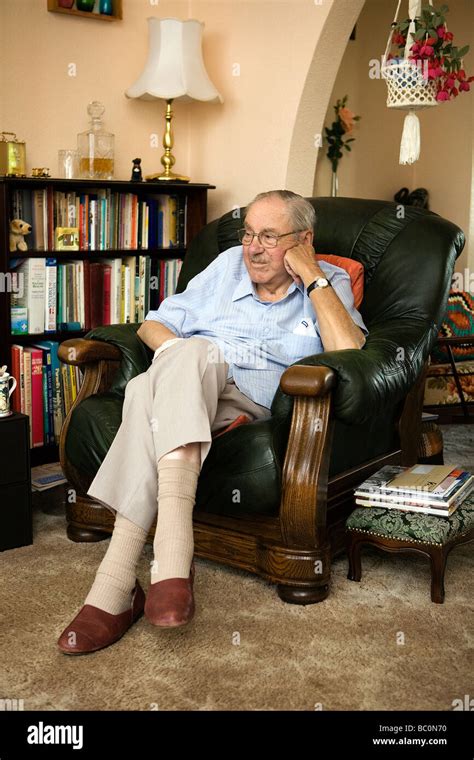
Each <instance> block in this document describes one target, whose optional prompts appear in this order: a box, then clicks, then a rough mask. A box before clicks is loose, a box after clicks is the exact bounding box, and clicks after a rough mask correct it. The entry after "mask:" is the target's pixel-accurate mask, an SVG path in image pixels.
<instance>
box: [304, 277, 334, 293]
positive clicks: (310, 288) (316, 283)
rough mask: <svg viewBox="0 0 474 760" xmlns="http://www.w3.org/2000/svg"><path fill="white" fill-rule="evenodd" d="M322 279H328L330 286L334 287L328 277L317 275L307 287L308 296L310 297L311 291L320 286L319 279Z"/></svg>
mask: <svg viewBox="0 0 474 760" xmlns="http://www.w3.org/2000/svg"><path fill="white" fill-rule="evenodd" d="M321 279H324V280H327V283H328V287H331V288H332V285H331V280H329V279H328V278H327V277H324V278H323V277H316V279H315V280H313V282H310V284H309V285H308V287H307V288H306V295H307V296H308V297H309V294H310V293H311V291H312V290H314V289H315V288H317V287H318V280H321Z"/></svg>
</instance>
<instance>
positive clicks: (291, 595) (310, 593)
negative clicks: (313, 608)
mask: <svg viewBox="0 0 474 760" xmlns="http://www.w3.org/2000/svg"><path fill="white" fill-rule="evenodd" d="M277 591H278V596H279V597H280V599H281V600H282V601H283V602H287V603H288V604H316V602H322V601H323V599H326V597H327V595H328V594H329V583H327V584H326V585H324V586H313V587H305V586H285V585H284V584H283V583H279V584H278V585H277Z"/></svg>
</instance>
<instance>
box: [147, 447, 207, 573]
mask: <svg viewBox="0 0 474 760" xmlns="http://www.w3.org/2000/svg"><path fill="white" fill-rule="evenodd" d="M200 470H201V465H200V464H198V463H197V462H196V463H194V462H188V461H185V460H183V459H164V458H162V459H160V461H159V462H158V519H157V522H156V533H155V538H154V541H153V552H154V557H155V559H154V561H153V563H152V570H151V582H152V583H158V581H163V580H166V579H167V578H189V571H190V568H191V562H192V559H193V553H194V536H193V508H194V504H195V501H196V489H197V484H198V477H199V473H200Z"/></svg>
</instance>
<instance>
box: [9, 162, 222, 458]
mask: <svg viewBox="0 0 474 760" xmlns="http://www.w3.org/2000/svg"><path fill="white" fill-rule="evenodd" d="M214 188H215V186H214V185H209V184H205V183H178V182H166V183H164V182H127V181H121V180H81V179H72V180H66V179H56V178H43V177H41V178H39V177H38V178H33V177H26V178H19V177H18V178H17V177H0V275H1V280H0V366H1V365H3V364H7V365H8V367H9V371H10V373H12V374H13V367H12V351H11V347H12V346H13V345H14V344H16V345H19V346H24V347H27V346H28V347H29V346H31V345H32V344H34V343H37V342H38V341H55V342H58V343H61V342H62V341H63V340H67V339H68V338H71V337H83V336H84V335H86V333H87V332H88V331H89V329H90V327H88V326H87V322H84V324H83V325H82V324H81V327H83V328H84V329H80V330H78V329H75V330H67V329H63V328H64V324H65V323H64V322H58V323H57V325H61V329H59V327H58V326H56V329H55V330H52V329H50V330H49V331H47V332H43V333H35V334H31V333H30V332H28V333H26V334H20V335H18V334H13V335H12V334H11V306H12V303H15V298H14V293H12V292H11V291H12V288H13V286H14V281H13V280H12V279H11V277H12V274H13V272H15V271H18V269H17V268H16V267H15V265H16V264H18V260H19V259H20V260H21V261H22V262H25V261H26V260H27V259H46V260H48V259H50V260H51V259H54V260H56V264H55V267H56V268H57V270H58V272H59V269H60V268H61V269H62V271H63V272H65V271H66V269H67V265H70V264H71V262H76V264H74V266H77V267H79V269H81V262H82V266H83V267H84V269H85V268H86V267H91V266H92V265H96V264H99V265H102V266H100V267H99V268H98V269H103V268H104V267H105V268H110V267H109V266H108V264H107V262H104V260H108V263H109V264H110V262H111V260H121V262H122V264H123V262H124V261H125V260H128V263H129V264H130V262H131V266H135V265H134V264H133V262H137V263H136V269H135V273H134V281H135V283H136V287H144V285H143V277H142V269H141V263H140V265H139V263H138V262H143V261H145V260H147V261H148V266H149V267H150V268H151V271H155V272H159V273H160V277H161V275H162V273H163V272H164V269H163V267H166V268H167V267H168V265H170V269H171V270H172V272H173V277H174V278H175V279H177V274H178V273H179V269H178V268H177V264H178V263H179V260H182V259H183V258H184V256H185V254H186V247H187V245H189V243H190V241H191V240H192V239H193V238H194V237H195V236H196V234H197V233H198V232H199V230H200V229H201V228H202V227H203V226H204V225H205V224H206V222H207V193H208V190H211V189H214ZM38 191H39V192H38ZM160 196H161V200H160V201H157V200H156V199H157V198H158V197H160ZM62 197H64V198H67V199H70V198H73V199H75V202H76V212H77V214H79V211H78V209H79V207H80V202H79V199H80V201H81V203H82V201H83V200H84V199H85V198H88V199H90V198H95V197H99V198H102V199H103V198H105V197H106V198H107V201H106V204H107V203H108V204H109V211H107V214H106V208H107V205H106V204H105V205H103V206H101V211H99V227H100V235H99V231H98V226H97V224H96V219H95V217H94V216H93V215H92V213H91V207H90V205H87V206H84V207H85V211H84V209H82V208H81V220H82V221H81V224H79V223H77V224H76V223H75V224H74V225H72V226H78V227H80V233H81V235H80V249H79V250H55V247H56V243H55V240H54V230H53V232H51V229H52V228H53V227H54V226H55V222H56V220H57V218H58V216H57V215H59V213H60V207H59V206H60V200H59V199H61V198H62ZM28 198H31V207H30V206H29V203H30V201H28V203H26V201H25V199H28ZM35 198H36V199H37V198H40V199H41V198H43V199H44V204H45V210H44V212H43V213H44V216H43V224H44V230H45V231H44V236H43V237H41V236H40V235H39V232H38V229H39V226H40V225H39V221H38V224H37V226H36V229H35V222H36V221H37V220H38V219H39V215H38V214H39V212H38V209H37V207H36V206H35V200H34V199H35ZM114 198H115V201H113V199H114ZM19 199H21V200H22V201H23V202H24V204H25V209H26V210H27V211H28V213H23V216H24V217H25V218H24V221H26V222H28V223H29V224H31V225H32V227H33V229H32V232H31V233H30V234H29V235H28V236H27V237H26V238H25V240H26V242H27V245H28V250H27V251H25V252H23V251H20V250H16V251H14V252H10V246H9V222H10V220H11V219H12V218H14V217H15V216H17V215H18V214H15V209H17V208H18V202H19ZM127 199H129V200H127ZM172 201H173V203H174V204H175V205H174V207H173V208H175V209H176V217H178V216H179V218H180V220H181V221H180V225H179V231H178V230H177V231H176V236H175V238H174V241H175V242H174V244H173V246H172V247H168V246H165V245H163V246H160V245H158V243H159V242H163V243H164V242H165V241H163V240H162V238H163V237H164V235H163V213H164V214H165V215H166V213H168V212H169V208H168V212H167V211H166V208H167V206H166V204H167V203H168V204H170V203H171V202H172ZM87 203H88V204H89V200H88V201H87ZM102 203H104V201H102ZM113 203H115V206H114V209H115V210H114V211H113V210H112V207H113ZM127 203H130V204H132V205H128V206H127ZM157 203H158V204H159V209H160V213H159V215H160V222H159V225H160V234H158V233H156V230H155V227H156V225H157V224H158V212H157V210H156V209H157V206H156V205H154V204H157ZM84 204H85V200H84ZM120 204H122V205H120ZM163 204H164V205H163ZM69 206H70V204H69ZM53 207H54V208H53ZM132 207H133V208H135V210H136V209H139V211H135V212H134V215H133V216H132V217H131V222H130V224H131V227H132V228H133V227H134V228H135V235H133V234H132V236H131V237H127V236H125V238H124V235H123V234H122V233H123V231H124V228H125V227H126V225H127V221H126V220H127V219H128V216H129V215H131V214H132V212H131V210H130V209H131V208H132ZM163 208H165V211H164V212H163V211H162V209H163ZM119 209H120V211H119ZM152 209H155V210H154V211H153V217H152ZM109 212H110V217H111V218H110V217H109V215H108V214H109ZM101 213H102V214H103V215H102V217H100V214H101ZM169 213H171V212H169ZM114 214H116V216H114ZM35 215H36V216H35ZM75 218H76V222H77V217H75ZM101 218H102V222H101V221H100V219H101ZM94 220H95V221H94ZM137 220H138V221H137ZM145 221H146V226H145ZM114 225H115V226H114ZM60 226H62V225H60ZM66 226H69V225H66ZM87 226H88V227H87ZM92 227H95V233H94V234H93V233H92V231H91V230H92ZM86 228H87V229H86ZM145 228H146V234H145ZM152 228H153V230H155V231H154V232H153V234H152ZM137 229H138V230H139V232H138V237H137V234H136V230H137ZM166 229H167V228H166ZM127 234H128V233H127ZM40 238H41V240H42V243H41V245H40V244H37V245H35V243H38V239H40ZM124 240H125V243H124ZM94 243H96V245H94V247H91V246H92V245H93V244H94ZM131 246H132V247H131ZM175 259H177V260H178V262H176V267H175V268H174V269H173V266H174V265H173V260H175ZM137 260H138V261H137ZM153 262H155V263H153ZM39 263H40V265H41V262H39ZM116 263H117V262H116ZM62 265H64V266H62ZM28 266H33V264H31V263H29V264H28ZM139 268H140V272H139ZM47 269H48V267H46V270H47ZM119 269H120V266H119ZM95 271H97V269H96V270H95ZM118 276H119V275H118ZM147 276H148V273H147ZM74 277H76V274H74ZM9 278H10V279H9ZM163 280H164V274H163ZM75 282H76V280H74V283H75ZM172 282H174V279H173V280H172V279H171V274H170V275H169V280H168V291H167V292H166V294H163V295H162V296H160V297H159V299H158V302H157V301H156V299H157V298H158V295H157V294H155V295H154V299H155V301H154V302H153V303H151V302H150V303H149V308H157V306H158V305H159V302H161V300H163V297H166V295H170V290H169V288H170V287H171V284H172ZM137 283H140V284H137ZM82 285H83V283H82ZM71 287H72V286H71ZM132 287H133V285H132ZM147 287H148V288H150V290H149V291H148V293H147V296H146V297H145V301H144V304H145V306H146V304H147V298H148V299H149V298H151V285H150V284H149V280H148V279H147ZM58 292H59V291H58ZM74 292H75V291H74ZM94 292H95V291H94ZM171 292H174V289H173V290H172V291H171ZM136 293H137V291H136V290H135V296H136ZM161 293H162V291H160V294H161ZM57 298H58V301H59V295H57ZM74 298H76V295H74ZM89 298H90V300H91V301H92V300H93V297H92V286H91V292H90V295H89ZM91 308H92V307H91ZM86 311H87V309H86ZM141 312H142V313H143V308H142V310H141ZM58 313H59V312H58ZM116 313H117V311H116ZM122 313H123V312H122ZM134 313H135V316H136V315H137V313H139V312H138V310H137V301H135V312H134ZM145 313H146V308H145ZM110 314H112V311H111V312H110ZM122 321H125V322H135V321H141V319H140V320H136V319H135V318H134V316H133V309H132V311H131V312H130V314H129V318H126V319H111V320H110V323H112V324H116V323H117V322H122ZM104 323H107V322H104ZM68 324H69V323H68ZM100 324H102V322H100ZM93 326H94V325H93V324H92V325H91V327H93ZM50 328H51V325H50ZM15 350H17V349H15ZM64 366H65V365H64ZM44 371H45V368H44V367H43V374H44ZM17 379H18V378H17ZM45 393H46V391H45ZM45 403H46V402H45ZM57 459H58V446H57V443H54V444H53V443H51V442H50V443H44V445H38V446H33V447H32V449H31V464H32V466H35V465H37V464H44V463H47V462H51V461H56V460H57Z"/></svg>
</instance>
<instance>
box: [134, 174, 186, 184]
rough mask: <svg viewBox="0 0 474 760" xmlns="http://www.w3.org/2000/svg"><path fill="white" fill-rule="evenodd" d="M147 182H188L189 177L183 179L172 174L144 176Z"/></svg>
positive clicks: (182, 176)
mask: <svg viewBox="0 0 474 760" xmlns="http://www.w3.org/2000/svg"><path fill="white" fill-rule="evenodd" d="M145 179H146V181H147V182H155V181H157V182H158V181H160V182H167V181H168V182H189V179H190V178H189V177H185V176H184V175H182V174H175V173H174V172H168V174H167V173H166V172H162V173H161V174H147V175H146V176H145Z"/></svg>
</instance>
